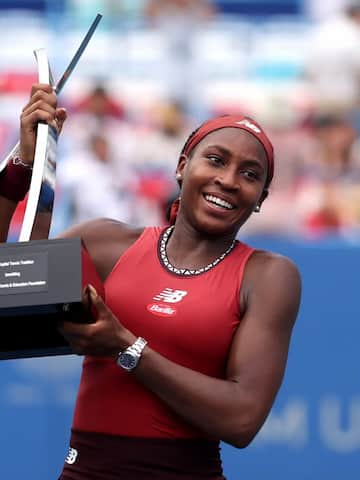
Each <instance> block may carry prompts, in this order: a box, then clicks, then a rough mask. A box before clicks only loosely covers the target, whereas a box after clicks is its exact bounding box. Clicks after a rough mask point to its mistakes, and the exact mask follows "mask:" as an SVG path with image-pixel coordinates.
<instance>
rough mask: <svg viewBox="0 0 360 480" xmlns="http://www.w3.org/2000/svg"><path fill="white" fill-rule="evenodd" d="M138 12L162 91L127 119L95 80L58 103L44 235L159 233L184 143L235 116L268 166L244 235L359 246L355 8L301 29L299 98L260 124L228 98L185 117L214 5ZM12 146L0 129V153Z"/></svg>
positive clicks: (359, 4)
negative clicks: (160, 71)
mask: <svg viewBox="0 0 360 480" xmlns="http://www.w3.org/2000/svg"><path fill="white" fill-rule="evenodd" d="M143 8H144V11H143V13H144V18H145V21H146V23H147V28H152V29H154V30H161V32H162V34H163V35H164V37H165V38H166V41H167V43H168V64H169V70H168V72H169V78H167V80H168V82H169V83H170V84H171V86H172V88H171V89H170V90H168V92H170V93H169V94H168V95H167V96H163V97H162V98H159V97H157V98H154V101H149V100H148V101H147V102H144V105H143V107H142V108H137V109H136V110H134V109H129V106H128V102H127V101H126V98H125V95H126V94H125V92H121V91H120V92H119V91H116V92H115V91H114V89H113V88H111V82H107V81H106V80H104V79H103V80H102V81H97V82H95V81H94V82H93V84H91V85H89V84H87V88H84V89H83V91H81V94H78V95H76V97H75V96H73V97H72V98H67V97H66V96H64V97H62V104H65V106H66V107H67V109H68V113H69V119H68V121H67V122H66V126H65V127H64V131H63V134H62V138H61V141H60V145H59V156H58V183H57V190H58V192H57V196H56V198H57V200H56V202H57V204H56V205H57V206H56V208H57V212H58V213H57V215H56V222H57V223H56V225H55V228H58V229H62V228H64V227H65V226H67V225H70V224H72V223H73V222H74V221H76V222H78V221H84V220H87V219H91V218H94V217H98V216H106V217H114V218H118V219H120V220H123V221H125V222H130V223H132V224H136V225H150V224H159V223H160V224H163V223H165V222H166V215H167V211H168V207H169V205H170V204H171V201H172V200H173V199H174V198H176V196H177V195H178V190H177V185H176V182H175V179H174V171H175V166H176V162H177V158H178V156H179V152H180V150H181V147H182V145H183V143H184V141H185V140H186V138H187V136H188V135H189V134H190V132H191V131H192V130H193V129H194V127H195V126H196V125H197V124H198V123H199V122H200V121H202V120H205V119H206V118H207V117H208V116H210V115H212V114H214V113H216V114H219V113H224V114H225V113H234V112H237V113H243V114H248V115H250V116H252V115H253V116H254V117H255V118H256V119H257V120H259V122H260V123H262V124H263V125H264V127H265V129H266V130H267V132H268V134H269V136H270V138H271V139H272V140H273V143H274V147H275V158H276V160H275V162H276V163H275V179H274V182H273V185H272V187H271V191H270V195H269V198H268V199H267V200H266V202H265V203H264V204H263V207H262V210H261V212H260V213H259V214H255V215H253V217H252V218H251V219H250V220H249V221H248V223H247V225H246V226H245V228H244V231H245V233H248V234H253V233H254V234H258V233H260V234H274V235H278V234H281V235H297V236H302V237H309V238H315V239H322V238H324V237H326V236H328V235H342V236H345V237H349V238H360V141H359V128H360V49H359V45H360V0H359V1H356V0H344V1H343V2H342V4H341V8H338V10H337V12H336V13H335V14H333V15H331V16H329V17H325V18H322V19H321V20H317V21H314V22H313V23H312V24H311V28H309V30H308V31H309V38H307V41H306V45H308V46H310V48H307V50H306V52H305V53H304V57H303V58H304V60H303V62H302V65H301V71H300V73H299V77H300V79H301V81H302V82H303V83H302V85H306V88H305V90H304V88H303V89H302V91H301V93H299V97H298V98H293V99H292V102H290V103H286V100H282V101H280V102H279V103H278V104H277V103H276V101H275V102H274V100H273V104H272V110H271V114H269V111H268V110H267V109H265V108H264V109H262V110H259V108H255V107H254V108H251V103H247V104H246V105H244V102H241V101H238V99H237V98H234V100H233V101H232V99H231V97H230V98H227V101H226V102H224V103H226V105H225V104H221V103H220V104H219V102H217V103H215V102H214V103H211V102H208V103H206V104H204V105H202V108H201V109H199V108H196V105H195V103H196V100H197V99H196V97H197V91H198V90H197V89H196V88H195V87H197V88H199V85H195V77H194V75H195V73H194V72H196V68H194V59H193V58H192V48H191V42H192V36H193V34H194V32H196V30H197V29H198V28H200V26H201V28H203V27H204V24H207V23H208V24H213V23H214V22H216V18H217V10H216V5H215V3H214V2H209V1H205V0H202V1H199V0H197V1H191V0H172V1H164V0H149V1H148V2H145V1H144V2H143ZM301 21H302V22H303V21H304V20H303V19H302V20H301ZM259 28H261V24H260V25H259ZM280 33H281V32H280ZM195 67H196V66H195ZM109 77H110V74H109ZM239 88H240V87H239ZM304 92H305V93H304ZM0 95H1V82H0ZM277 98H278V97H277ZM258 103H259V102H258ZM284 103H286V104H285V105H284ZM259 112H260V113H259ZM13 135H14V134H13V133H12V134H11V132H9V125H8V124H7V122H6V121H3V120H1V121H0V146H4V145H6V144H7V143H9V138H12V137H13ZM59 212H60V213H59ZM55 233H56V232H55Z"/></svg>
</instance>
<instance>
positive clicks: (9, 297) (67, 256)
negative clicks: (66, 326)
mask: <svg viewBox="0 0 360 480" xmlns="http://www.w3.org/2000/svg"><path fill="white" fill-rule="evenodd" d="M101 18H102V15H100V14H98V15H97V16H96V18H95V19H94V21H93V23H92V24H91V26H90V28H89V30H88V32H87V34H86V35H85V37H84V39H83V41H82V42H81V44H80V47H79V48H78V50H77V51H76V53H75V55H74V57H73V58H72V60H71V62H70V63H69V66H68V67H67V68H66V70H65V72H64V74H63V75H62V77H61V78H60V80H59V81H58V83H57V84H56V85H54V81H53V76H52V73H51V69H50V66H49V62H48V58H47V54H46V51H45V49H39V50H35V51H34V54H35V57H36V61H37V66H38V77H39V83H48V84H50V85H51V86H52V87H53V89H54V91H55V92H56V93H60V91H61V90H62V88H63V86H64V85H65V83H66V81H67V80H68V78H69V76H70V75H71V73H72V71H73V70H74V68H75V67H76V65H77V63H78V61H79V59H80V57H81V55H82V53H83V52H84V50H85V48H86V46H87V44H88V43H89V41H90V39H91V37H92V35H93V33H94V32H95V29H96V28H97V25H98V23H99V21H100V20H101ZM18 147H19V144H17V145H16V146H15V147H14V148H13V149H12V151H11V152H10V154H9V155H8V156H7V157H6V158H5V159H4V160H3V161H2V162H1V163H0V172H1V171H2V170H3V169H4V168H5V167H6V165H7V163H8V161H9V160H10V158H13V157H14V156H15V155H16V152H17V150H18ZM56 147H57V131H56V129H55V128H54V127H52V126H50V125H47V124H45V123H39V124H38V127H37V137H36V146H35V155H34V163H33V171H32V177H31V183H30V189H29V193H28V199H27V204H26V209H25V214H24V218H23V223H22V227H21V231H20V236H19V242H14V243H3V244H0V323H1V335H0V360H1V359H10V358H25V357H40V356H45V355H64V354H70V353H72V352H71V349H70V346H69V345H68V343H67V342H66V340H65V339H64V338H63V336H62V335H61V334H60V333H59V332H58V331H57V328H56V325H57V322H58V321H60V320H70V321H73V322H91V315H90V312H89V311H88V310H87V308H86V307H85V306H84V304H83V302H82V291H83V287H84V285H86V284H88V283H91V284H92V285H94V287H95V288H96V289H97V290H98V291H99V292H100V294H101V295H102V296H103V297H104V294H103V285H102V283H101V281H100V279H99V277H98V274H97V272H96V268H95V266H94V265H93V263H92V261H91V258H90V255H89V253H88V252H87V250H86V248H85V245H84V244H83V243H82V241H81V239H80V238H74V239H50V240H47V238H48V234H49V230H50V225H51V218H52V212H53V206H54V192H55V182H56Z"/></svg>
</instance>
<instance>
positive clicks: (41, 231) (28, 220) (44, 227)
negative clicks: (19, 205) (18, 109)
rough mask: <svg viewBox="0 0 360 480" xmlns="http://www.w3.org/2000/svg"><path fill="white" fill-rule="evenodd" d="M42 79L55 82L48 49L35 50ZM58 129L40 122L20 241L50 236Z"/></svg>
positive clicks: (44, 81)
mask: <svg viewBox="0 0 360 480" xmlns="http://www.w3.org/2000/svg"><path fill="white" fill-rule="evenodd" d="M34 54H35V57H36V60H37V63H38V72H39V83H47V84H49V85H51V83H50V82H51V78H52V75H51V72H50V66H49V62H48V58H47V55H46V51H45V49H43V48H42V49H39V50H35V52H34ZM56 142H57V132H56V130H55V128H54V127H51V126H49V125H47V124H45V123H39V124H38V126H37V135H36V146H35V155H34V163H33V172H32V176H31V183H30V190H29V196H28V201H27V204H26V209H25V214H24V219H23V223H22V227H21V232H20V237H19V241H20V242H27V241H29V240H30V239H40V238H47V237H48V234H49V230H50V224H51V217H52V211H53V205H54V193H55V172H56Z"/></svg>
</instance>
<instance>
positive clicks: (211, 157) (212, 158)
mask: <svg viewBox="0 0 360 480" xmlns="http://www.w3.org/2000/svg"><path fill="white" fill-rule="evenodd" d="M207 158H208V159H209V160H210V161H211V162H212V163H215V164H217V165H221V164H222V163H223V160H222V158H221V157H219V156H218V155H208V156H207Z"/></svg>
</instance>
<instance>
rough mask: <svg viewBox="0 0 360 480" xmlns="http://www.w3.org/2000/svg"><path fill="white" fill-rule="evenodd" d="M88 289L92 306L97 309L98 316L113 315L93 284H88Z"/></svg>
mask: <svg viewBox="0 0 360 480" xmlns="http://www.w3.org/2000/svg"><path fill="white" fill-rule="evenodd" d="M86 288H87V289H88V295H89V298H90V301H91V304H92V305H93V306H94V307H95V308H96V311H97V312H98V315H106V314H111V315H112V313H111V311H110V309H109V308H108V307H107V306H106V305H105V303H104V301H103V299H102V298H101V296H100V295H98V293H97V291H96V289H95V288H94V287H93V286H92V285H91V284H88V285H87V287H86Z"/></svg>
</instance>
